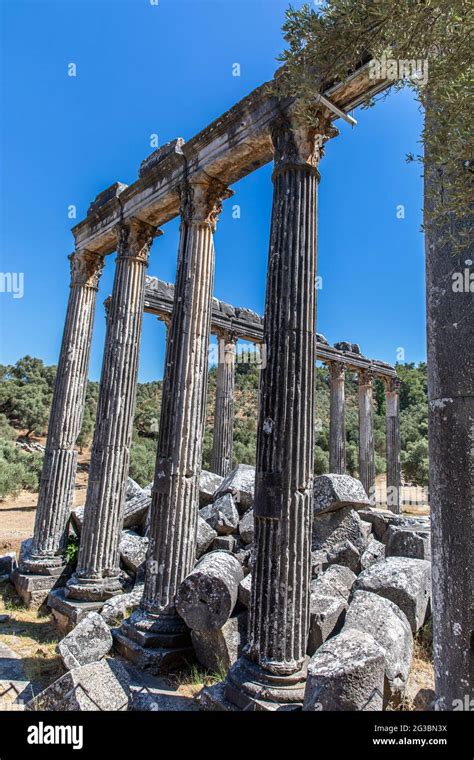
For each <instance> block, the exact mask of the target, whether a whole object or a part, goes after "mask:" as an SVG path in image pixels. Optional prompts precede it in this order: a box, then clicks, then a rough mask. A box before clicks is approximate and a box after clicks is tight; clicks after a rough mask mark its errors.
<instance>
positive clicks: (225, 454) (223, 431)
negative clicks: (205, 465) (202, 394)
mask: <svg viewBox="0 0 474 760" xmlns="http://www.w3.org/2000/svg"><path fill="white" fill-rule="evenodd" d="M235 343H236V338H235V337H234V336H232V335H228V334H227V335H226V334H220V335H218V364H217V378H216V406H215V412H214V440H213V445H212V463H211V470H212V472H215V473H216V474H217V475H222V476H225V475H227V474H228V473H229V472H230V470H231V469H232V448H233V443H234V385H235Z"/></svg>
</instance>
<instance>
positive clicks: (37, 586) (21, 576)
mask: <svg viewBox="0 0 474 760" xmlns="http://www.w3.org/2000/svg"><path fill="white" fill-rule="evenodd" d="M70 574H71V569H70V568H64V569H63V570H62V571H61V573H60V574H58V575H34V574H33V573H22V572H20V570H19V569H18V568H17V569H16V570H14V571H13V573H12V574H11V576H10V580H11V582H12V583H13V585H14V586H15V589H16V593H17V594H18V596H19V597H21V599H22V600H23V601H24V603H25V604H26V606H27V607H33V608H36V609H37V608H38V607H41V605H42V604H44V602H46V600H47V598H48V594H49V593H50V591H51V590H52V589H59V588H62V587H63V586H64V585H65V584H66V581H67V579H68V578H69V576H70Z"/></svg>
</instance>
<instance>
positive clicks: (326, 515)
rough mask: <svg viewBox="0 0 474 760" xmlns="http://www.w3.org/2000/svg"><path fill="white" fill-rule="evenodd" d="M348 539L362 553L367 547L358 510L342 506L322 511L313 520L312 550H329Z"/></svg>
mask: <svg viewBox="0 0 474 760" xmlns="http://www.w3.org/2000/svg"><path fill="white" fill-rule="evenodd" d="M344 541H350V542H351V543H352V544H353V545H354V546H355V547H356V549H357V550H358V551H359V552H360V553H362V552H364V551H365V550H366V548H367V544H368V541H367V537H366V535H365V532H364V530H363V528H362V520H361V519H360V517H359V512H356V510H355V509H352V508H351V507H343V508H342V509H338V510H336V511H335V512H323V513H322V514H318V515H316V516H315V518H314V520H313V534H312V547H311V548H312V550H313V551H319V550H323V551H327V552H329V551H330V550H331V549H332V548H333V547H334V546H336V545H337V544H342V543H344Z"/></svg>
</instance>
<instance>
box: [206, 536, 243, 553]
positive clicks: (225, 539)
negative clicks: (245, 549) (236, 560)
mask: <svg viewBox="0 0 474 760" xmlns="http://www.w3.org/2000/svg"><path fill="white" fill-rule="evenodd" d="M236 546H237V542H236V539H235V536H217V537H216V538H215V539H214V541H213V542H212V544H211V549H212V551H223V552H233V551H235V548H236Z"/></svg>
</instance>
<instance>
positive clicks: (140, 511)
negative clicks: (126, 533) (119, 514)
mask: <svg viewBox="0 0 474 760" xmlns="http://www.w3.org/2000/svg"><path fill="white" fill-rule="evenodd" d="M150 506H151V492H149V491H142V492H141V493H140V494H138V495H137V496H134V497H133V498H132V499H129V500H128V501H126V502H125V507H124V510H123V528H124V529H126V528H139V527H141V526H142V525H143V524H144V522H145V520H146V517H147V515H148V512H149V511H150Z"/></svg>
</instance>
